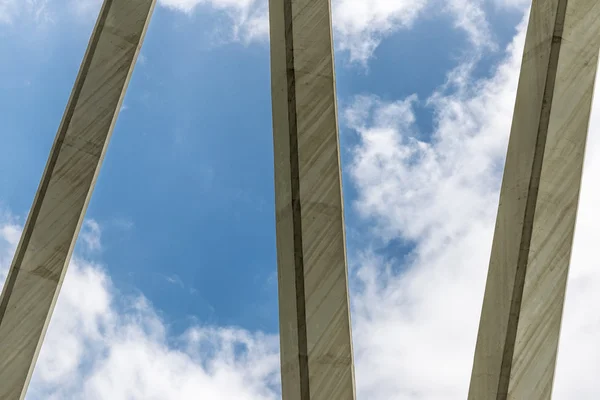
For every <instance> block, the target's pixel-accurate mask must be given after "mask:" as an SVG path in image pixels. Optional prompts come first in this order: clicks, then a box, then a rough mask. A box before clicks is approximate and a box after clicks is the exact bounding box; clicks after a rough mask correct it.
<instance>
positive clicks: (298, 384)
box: [269, 0, 355, 400]
mask: <svg viewBox="0 0 600 400" xmlns="http://www.w3.org/2000/svg"><path fill="white" fill-rule="evenodd" d="M269 3H270V6H269V7H270V8H269V14H270V24H271V80H272V87H271V88H272V102H273V136H274V147H275V201H276V212H277V222H276V226H277V262H278V273H279V319H280V323H279V325H280V335H281V368H282V371H281V374H282V387H283V399H284V400H332V399H335V400H353V399H354V398H355V389H354V367H353V356H352V338H351V333H350V326H351V324H350V307H349V300H348V276H347V275H348V274H347V265H346V248H345V235H344V210H343V203H342V185H341V174H340V153H339V140H338V123H337V105H336V92H335V74H334V62H333V46H332V33H331V10H330V2H329V0H270V1H269Z"/></svg>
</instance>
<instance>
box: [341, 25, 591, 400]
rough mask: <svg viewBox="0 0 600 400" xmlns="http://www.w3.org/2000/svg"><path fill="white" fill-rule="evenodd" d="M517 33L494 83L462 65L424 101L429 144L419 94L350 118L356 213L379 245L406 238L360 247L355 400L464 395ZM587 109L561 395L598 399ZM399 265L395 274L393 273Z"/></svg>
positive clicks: (361, 101)
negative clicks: (389, 251) (392, 255)
mask: <svg viewBox="0 0 600 400" xmlns="http://www.w3.org/2000/svg"><path fill="white" fill-rule="evenodd" d="M524 28H525V25H524V24H522V25H521V28H520V30H519V31H520V33H519V35H518V36H517V38H516V39H515V41H514V43H513V44H512V45H511V48H510V49H509V51H508V57H507V59H506V61H505V62H503V63H502V64H501V66H500V67H499V68H498V70H497V71H496V73H495V74H494V76H493V77H492V78H491V79H487V80H479V81H473V80H472V79H471V78H470V76H469V71H470V70H471V68H470V66H469V65H466V66H463V67H461V68H458V69H457V70H456V71H454V72H453V73H452V74H450V79H449V84H448V85H446V86H445V87H444V88H443V89H441V90H440V91H439V92H437V93H435V94H434V95H433V96H431V98H430V99H428V100H427V102H426V103H427V104H429V105H430V106H431V107H433V109H434V111H435V114H436V129H435V130H434V132H433V133H432V137H431V140H430V141H428V142H422V141H419V140H418V139H417V138H418V137H420V136H419V135H418V134H417V130H416V128H415V125H414V124H415V114H414V112H413V107H414V104H415V103H416V102H417V101H418V100H417V99H416V98H414V97H408V98H407V99H404V100H401V101H397V102H393V103H387V102H383V101H381V100H379V99H377V98H376V97H373V96H362V97H358V98H357V99H356V101H355V103H354V105H353V106H352V107H350V108H349V109H348V110H347V111H346V121H347V124H348V125H349V127H351V128H353V129H354V130H355V131H356V133H357V134H358V137H359V139H360V144H359V145H358V146H357V147H356V148H355V149H354V154H353V157H352V159H353V161H352V163H351V165H350V172H351V175H352V178H353V183H354V184H355V185H356V187H357V189H358V192H359V194H360V195H359V201H358V202H357V203H356V204H355V205H354V206H355V207H356V210H357V211H358V212H359V213H360V214H361V215H363V216H364V217H366V218H370V219H372V221H373V223H374V224H375V226H376V229H374V231H373V233H374V234H375V235H377V236H379V237H380V238H381V239H383V240H389V239H393V238H398V237H400V238H403V239H405V240H407V241H410V242H412V243H414V250H413V251H412V253H411V254H410V256H409V257H408V261H406V262H403V261H402V260H394V259H383V258H381V257H380V256H379V257H376V256H374V255H373V254H371V253H369V252H365V253H364V254H363V259H362V260H361V263H360V264H361V266H360V267H359V268H358V270H357V274H358V276H359V278H360V279H362V281H363V287H364V291H363V292H362V293H359V294H358V295H356V296H355V298H354V301H355V312H354V314H353V316H354V321H355V326H356V329H355V331H354V335H355V342H356V344H355V349H356V352H357V384H358V387H359V394H360V398H365V399H370V400H371V399H373V400H384V399H402V400H404V399H406V400H408V399H411V400H412V399H431V400H433V399H442V398H443V399H449V400H452V399H457V400H458V399H464V398H466V394H467V390H468V384H469V378H470V372H471V366H472V357H473V351H474V345H475V338H476V334H477V324H478V321H479V313H480V310H481V302H482V297H483V290H484V287H485V277H486V273H487V267H488V262H489V253H490V248H491V243H492V235H493V227H494V220H495V213H496V209H497V204H498V189H499V184H500V177H501V171H502V169H501V166H502V163H503V160H504V156H505V151H506V143H507V136H508V133H509V128H510V126H509V124H510V122H511V115H512V111H513V110H512V108H513V104H514V98H515V89H516V84H517V78H518V73H519V66H520V59H521V54H522V47H523V39H524ZM597 92H598V91H597ZM593 115H594V117H593V118H592V123H591V127H590V132H591V133H590V142H589V145H588V149H587V158H586V163H585V170H584V180H583V185H584V187H583V190H582V197H581V204H580V212H579V218H578V225H577V230H576V239H575V244H574V254H573V261H572V269H571V274H570V278H569V288H568V293H567V299H566V305H565V316H564V321H563V330H562V336H561V342H560V346H559V360H558V367H557V374H556V381H555V382H556V384H555V390H554V394H555V396H554V398H556V399H575V398H576V399H590V400H591V399H597V398H598V397H599V396H600V382H599V381H598V379H597V374H598V371H599V370H600V346H599V345H598V341H597V335H598V332H600V314H599V313H597V312H596V310H595V309H594V307H593V306H592V305H593V304H598V302H600V294H599V293H600V268H599V267H600V265H599V262H598V261H597V260H598V259H597V257H596V251H595V250H596V247H597V246H596V245H595V242H596V240H595V237H596V236H597V235H595V231H596V229H595V228H596V227H597V226H598V224H599V223H600V212H599V211H598V208H597V204H598V202H600V190H598V189H597V187H596V185H595V182H597V181H598V179H599V177H600V162H599V161H598V159H599V158H600V157H599V155H600V139H598V137H597V135H596V134H595V133H597V132H598V130H599V129H600V104H599V103H598V102H596V104H595V106H594V112H593ZM391 266H394V267H395V268H391ZM398 267H401V269H402V270H403V272H402V273H401V274H397V273H393V272H391V271H394V270H398V269H399V268H398Z"/></svg>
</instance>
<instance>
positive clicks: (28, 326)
mask: <svg viewBox="0 0 600 400" xmlns="http://www.w3.org/2000/svg"><path fill="white" fill-rule="evenodd" d="M154 3H155V0H105V1H104V4H103V6H102V9H101V11H100V16H99V18H98V21H97V22H96V26H95V28H94V31H93V33H92V37H91V40H90V42H89V45H88V48H87V51H86V54H85V56H84V59H83V63H82V65H81V68H80V71H79V75H78V76H77V79H76V81H75V87H74V88H73V92H72V93H71V98H70V99H69V103H68V105H67V109H66V111H65V114H64V116H63V119H62V122H61V124H60V127H59V129H58V133H57V136H56V139H55V142H54V145H53V146H52V150H51V153H50V158H49V160H48V163H47V165H46V169H45V171H44V174H43V176H42V181H41V183H40V186H39V189H38V192H37V194H36V196H35V200H34V202H33V206H32V208H31V212H30V214H29V218H28V220H27V223H26V224H25V229H24V231H23V235H22V237H21V241H20V243H19V246H18V248H17V251H16V254H15V258H14V260H13V263H12V265H11V268H10V271H9V274H8V278H7V281H6V284H5V286H4V289H3V291H2V297H1V298H0V399H2V400H18V399H23V398H24V397H25V393H26V391H27V386H28V384H29V380H30V379H31V374H32V372H33V369H34V365H35V362H36V359H37V356H38V353H39V350H40V347H41V344H42V341H43V339H44V335H45V332H46V329H47V327H48V323H49V320H50V317H51V314H52V311H53V308H54V305H55V303H56V299H57V297H58V293H59V291H60V287H61V284H62V281H63V278H64V276H65V272H66V270H67V265H68V264H69V260H70V258H71V254H72V252H73V247H74V245H75V241H76V238H77V234H78V233H79V229H80V226H81V223H82V220H83V217H84V214H85V210H86V207H87V205H88V202H89V199H90V196H91V193H92V189H93V187H94V183H95V181H96V178H97V176H98V171H99V169H100V164H101V162H102V159H103V157H104V153H105V152H106V147H107V144H108V141H109V138H110V135H111V133H112V130H113V127H114V125H115V121H116V119H117V114H118V113H119V109H120V107H121V103H122V101H123V96H124V94H125V89H126V87H127V83H128V82H129V78H130V77H131V73H132V71H133V66H134V64H135V60H136V58H137V55H138V53H139V50H140V47H141V45H142V41H143V37H144V34H145V32H146V28H147V26H148V21H149V19H150V15H151V13H152V9H153V8H154Z"/></svg>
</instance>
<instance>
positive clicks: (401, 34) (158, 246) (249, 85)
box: [0, 0, 600, 400]
mask: <svg viewBox="0 0 600 400" xmlns="http://www.w3.org/2000/svg"><path fill="white" fill-rule="evenodd" d="M333 4H334V27H335V41H336V47H337V51H336V57H337V58H336V67H337V78H338V80H337V85H338V94H339V105H340V122H341V124H340V125H341V142H342V159H343V171H344V192H345V204H346V222H347V237H348V253H349V263H350V268H351V286H352V302H353V304H352V306H353V308H352V318H353V324H354V341H355V350H356V355H355V357H356V368H357V385H358V393H359V399H369V400H380V399H381V400H389V399H407V400H408V399H411V400H412V399H461V398H464V397H465V394H466V390H467V388H468V379H469V373H470V363H471V360H472V352H473V349H474V343H475V342H474V340H475V336H476V328H477V322H478V313H479V309H480V304H481V298H482V294H483V289H484V280H485V274H486V270H487V261H488V260H487V258H488V257H489V249H490V246H491V237H492V233H493V223H494V218H495V213H496V207H497V191H498V188H499V184H500V179H501V171H502V164H503V160H504V155H505V151H506V140H507V136H508V132H509V128H510V118H511V115H512V107H513V104H514V93H515V89H516V83H517V78H518V68H519V63H520V57H521V52H522V45H523V32H524V31H523V28H524V24H523V23H522V21H523V20H524V18H526V8H527V4H528V2H527V1H525V0H494V1H492V0H488V1H484V0H451V1H445V2H441V1H438V0H419V1H416V0H412V1H407V0H377V1H373V0H372V1H371V4H370V6H369V7H365V5H366V2H364V1H363V0H337V1H334V2H333ZM265 5H266V3H265V2H263V1H262V0H204V1H203V0H164V1H159V6H158V7H157V8H156V11H155V14H154V16H153V19H152V23H151V25H150V28H149V31H148V34H147V36H146V41H145V44H144V47H143V49H142V53H141V57H140V59H139V61H138V64H137V66H136V69H135V72H134V75H133V77H132V80H131V83H130V86H129V90H128V92H127V96H126V98H125V101H124V106H123V109H122V112H121V114H120V116H119V120H118V123H117V126H116V128H115V132H114V135H113V138H112V141H111V144H110V146H109V150H108V153H107V156H106V159H105V162H104V164H103V167H102V171H101V174H100V177H99V180H98V184H97V186H96V189H95V191H94V195H93V198H92V201H91V204H90V207H89V209H88V213H87V222H86V224H85V225H84V228H83V230H82V234H81V235H80V239H79V242H78V247H77V251H76V254H75V257H74V260H73V262H72V265H71V267H70V270H69V273H68V276H67V279H66V281H65V285H64V289H63V292H62V294H61V298H60V299H59V304H58V306H57V310H56V313H55V317H54V319H53V321H52V324H51V327H50V330H49V333H48V338H47V340H46V342H45V346H44V348H43V350H42V354H41V358H40V362H39V364H38V367H37V369H36V372H35V375H34V380H33V383H32V387H31V389H30V392H29V395H28V399H67V398H68V399H116V400H119V399H192V398H206V399H236V400H238V399H248V400H250V399H252V400H263V399H265V400H267V399H276V398H278V397H279V393H278V390H279V389H278V385H279V383H278V379H279V378H278V368H279V365H278V356H277V351H278V339H277V333H278V322H277V283H276V282H277V281H276V249H275V225H274V215H275V213H274V207H273V206H274V194H273V155H272V131H271V105H270V81H269V79H270V76H269V58H268V57H269V48H268V37H267V36H266V32H267V30H266V29H267V25H266V19H265V15H266V14H265ZM98 6H99V2H98V1H95V0H30V1H27V2H23V1H15V0H0V59H1V60H3V61H2V62H1V63H0V109H1V110H2V113H1V114H0V115H1V116H2V118H1V122H2V126H1V129H0V140H1V142H2V143H3V145H2V146H1V147H0V278H3V277H4V275H3V274H4V273H5V271H6V268H7V267H8V265H9V263H10V259H11V256H12V252H13V251H14V246H15V245H16V241H17V240H18V235H19V231H20V228H21V226H22V224H23V222H24V220H25V218H26V215H27V212H28V209H29V206H30V204H31V201H32V199H33V195H34V193H35V190H36V189H37V185H38V182H39V179H40V176H41V172H42V170H43V167H44V165H45V162H46V159H47V155H48V151H49V148H50V145H51V143H52V140H53V138H54V135H55V133H56V129H57V127H58V124H59V122H60V119H61V117H62V113H63V111H64V106H65V104H66V102H67V99H68V96H69V94H70V91H71V88H72V84H73V81H74V79H75V75H76V73H77V70H78V68H79V63H80V62H81V58H82V55H83V52H84V50H85V47H86V45H87V41H88V38H89V34H90V31H91V29H92V26H93V23H94V20H95V16H96V15H95V14H96V13H97V10H98ZM596 114H597V113H594V115H596ZM594 121H595V119H594ZM594 121H593V122H592V131H593V130H594V129H595V126H596V125H595V122H594ZM591 136H593V135H591ZM594 143H595V142H594V141H593V140H590V145H589V147H588V154H589V152H591V151H595V150H594V149H596V147H598V146H595V144H594ZM592 158H593V157H589V156H588V162H587V164H586V177H585V178H584V185H586V182H587V183H588V185H587V186H588V187H589V186H591V185H590V184H591V183H592V182H593V178H592V177H593V174H594V171H595V170H597V171H599V172H600V166H595V164H593V165H591V166H590V164H591V163H592V161H590V160H591V159H592ZM594 168H595V169H594ZM597 192H598V190H597V189H593V188H590V189H587V190H586V189H585V188H584V191H583V194H582V205H581V209H580V215H581V214H582V213H587V214H586V218H581V217H580V220H583V221H584V222H580V224H579V226H578V235H577V239H576V244H575V254H574V262H573V272H572V276H571V281H570V282H571V283H570V286H569V287H570V288H571V287H576V288H577V291H576V292H577V296H574V295H570V296H569V297H568V299H567V306H566V307H567V309H566V315H565V328H564V329H563V339H562V341H561V350H560V359H559V368H558V371H557V384H556V388H555V397H556V398H559V399H561V398H564V399H567V398H578V399H592V398H594V399H595V398H597V396H598V395H599V394H600V384H599V383H598V382H597V380H596V379H595V378H594V376H595V375H594V372H593V371H597V370H598V367H599V366H600V349H599V348H598V346H597V344H595V343H596V340H595V339H594V337H595V336H594V332H595V333H598V332H600V321H599V320H598V319H592V320H591V319H589V318H585V317H584V315H583V314H582V313H581V312H580V311H578V310H579V309H580V307H579V306H580V305H581V304H586V303H589V302H593V301H594V300H595V299H596V300H599V299H597V297H598V295H597V294H595V293H597V292H598V291H597V290H596V289H598V288H600V274H599V273H598V272H596V271H595V270H596V268H594V267H597V266H598V265H597V261H593V260H595V259H596V257H592V256H591V254H593V253H592V251H593V244H592V243H593V241H590V240H587V242H589V243H587V242H586V240H585V239H583V238H584V237H588V236H591V235H586V234H585V233H584V234H581V233H580V232H582V231H583V232H592V229H593V222H594V215H598V217H599V218H598V219H597V220H596V221H598V222H600V214H599V213H598V212H594V211H593V204H594V201H595V200H600V199H599V197H600V193H597ZM586 229H587V231H586ZM586 246H587V247H586ZM592 283H593V284H597V286H594V285H593V284H592ZM570 293H571V292H570ZM586 296H587V297H586ZM594 296H595V297H594ZM594 329H595V330H594ZM591 348H593V351H592V350H591ZM583 349H587V350H585V351H584V350H583ZM574 361H576V362H577V363H578V364H579V365H581V363H587V364H585V365H588V366H589V369H588V372H586V373H575V372H574V371H573V368H572V366H573V365H574V364H573V362H574ZM594 367H595V368H596V369H595V370H594V369H593V368H594ZM565 393H570V394H571V396H570V397H566V396H567V395H566V394H565ZM573 393H576V395H573ZM573 396H575V397H573Z"/></svg>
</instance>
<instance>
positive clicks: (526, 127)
mask: <svg viewBox="0 0 600 400" xmlns="http://www.w3.org/2000/svg"><path fill="white" fill-rule="evenodd" d="M599 47H600V2H598V1H597V0H534V1H533V5H532V9H531V16H530V20H529V27H528V30H527V38H526V42H525V51H524V56H523V65H522V67H521V76H520V80H519V86H518V91H517V100H516V105H515V111H514V117H513V124H512V131H511V135H510V141H509V145H508V154H507V158H506V166H505V169H504V179H503V182H502V189H501V192H500V206H499V209H498V217H497V221H496V231H495V235H494V241H493V246H492V254H491V261H490V267H489V272H488V278H487V285H486V289H485V298H484V301H483V310H482V314H481V322H480V327H479V335H478V338H477V346H476V349H475V360H474V365H473V373H472V378H471V386H470V389H469V397H468V398H469V400H498V399H512V400H523V399H527V400H542V399H550V398H551V394H552V382H553V378H554V369H555V363H556V353H557V348H558V338H559V333H560V324H561V318H562V310H563V303H564V295H565V286H566V281H567V274H568V269H569V262H570V257H571V246H572V242H573V231H574V227H575V218H576V215H577V204H578V200H579V188H580V183H581V171H582V166H583V156H584V150H585V142H586V137H587V130H588V122H589V117H590V110H591V103H592V95H593V88H594V80H595V76H596V68H597V64H598V49H599Z"/></svg>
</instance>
